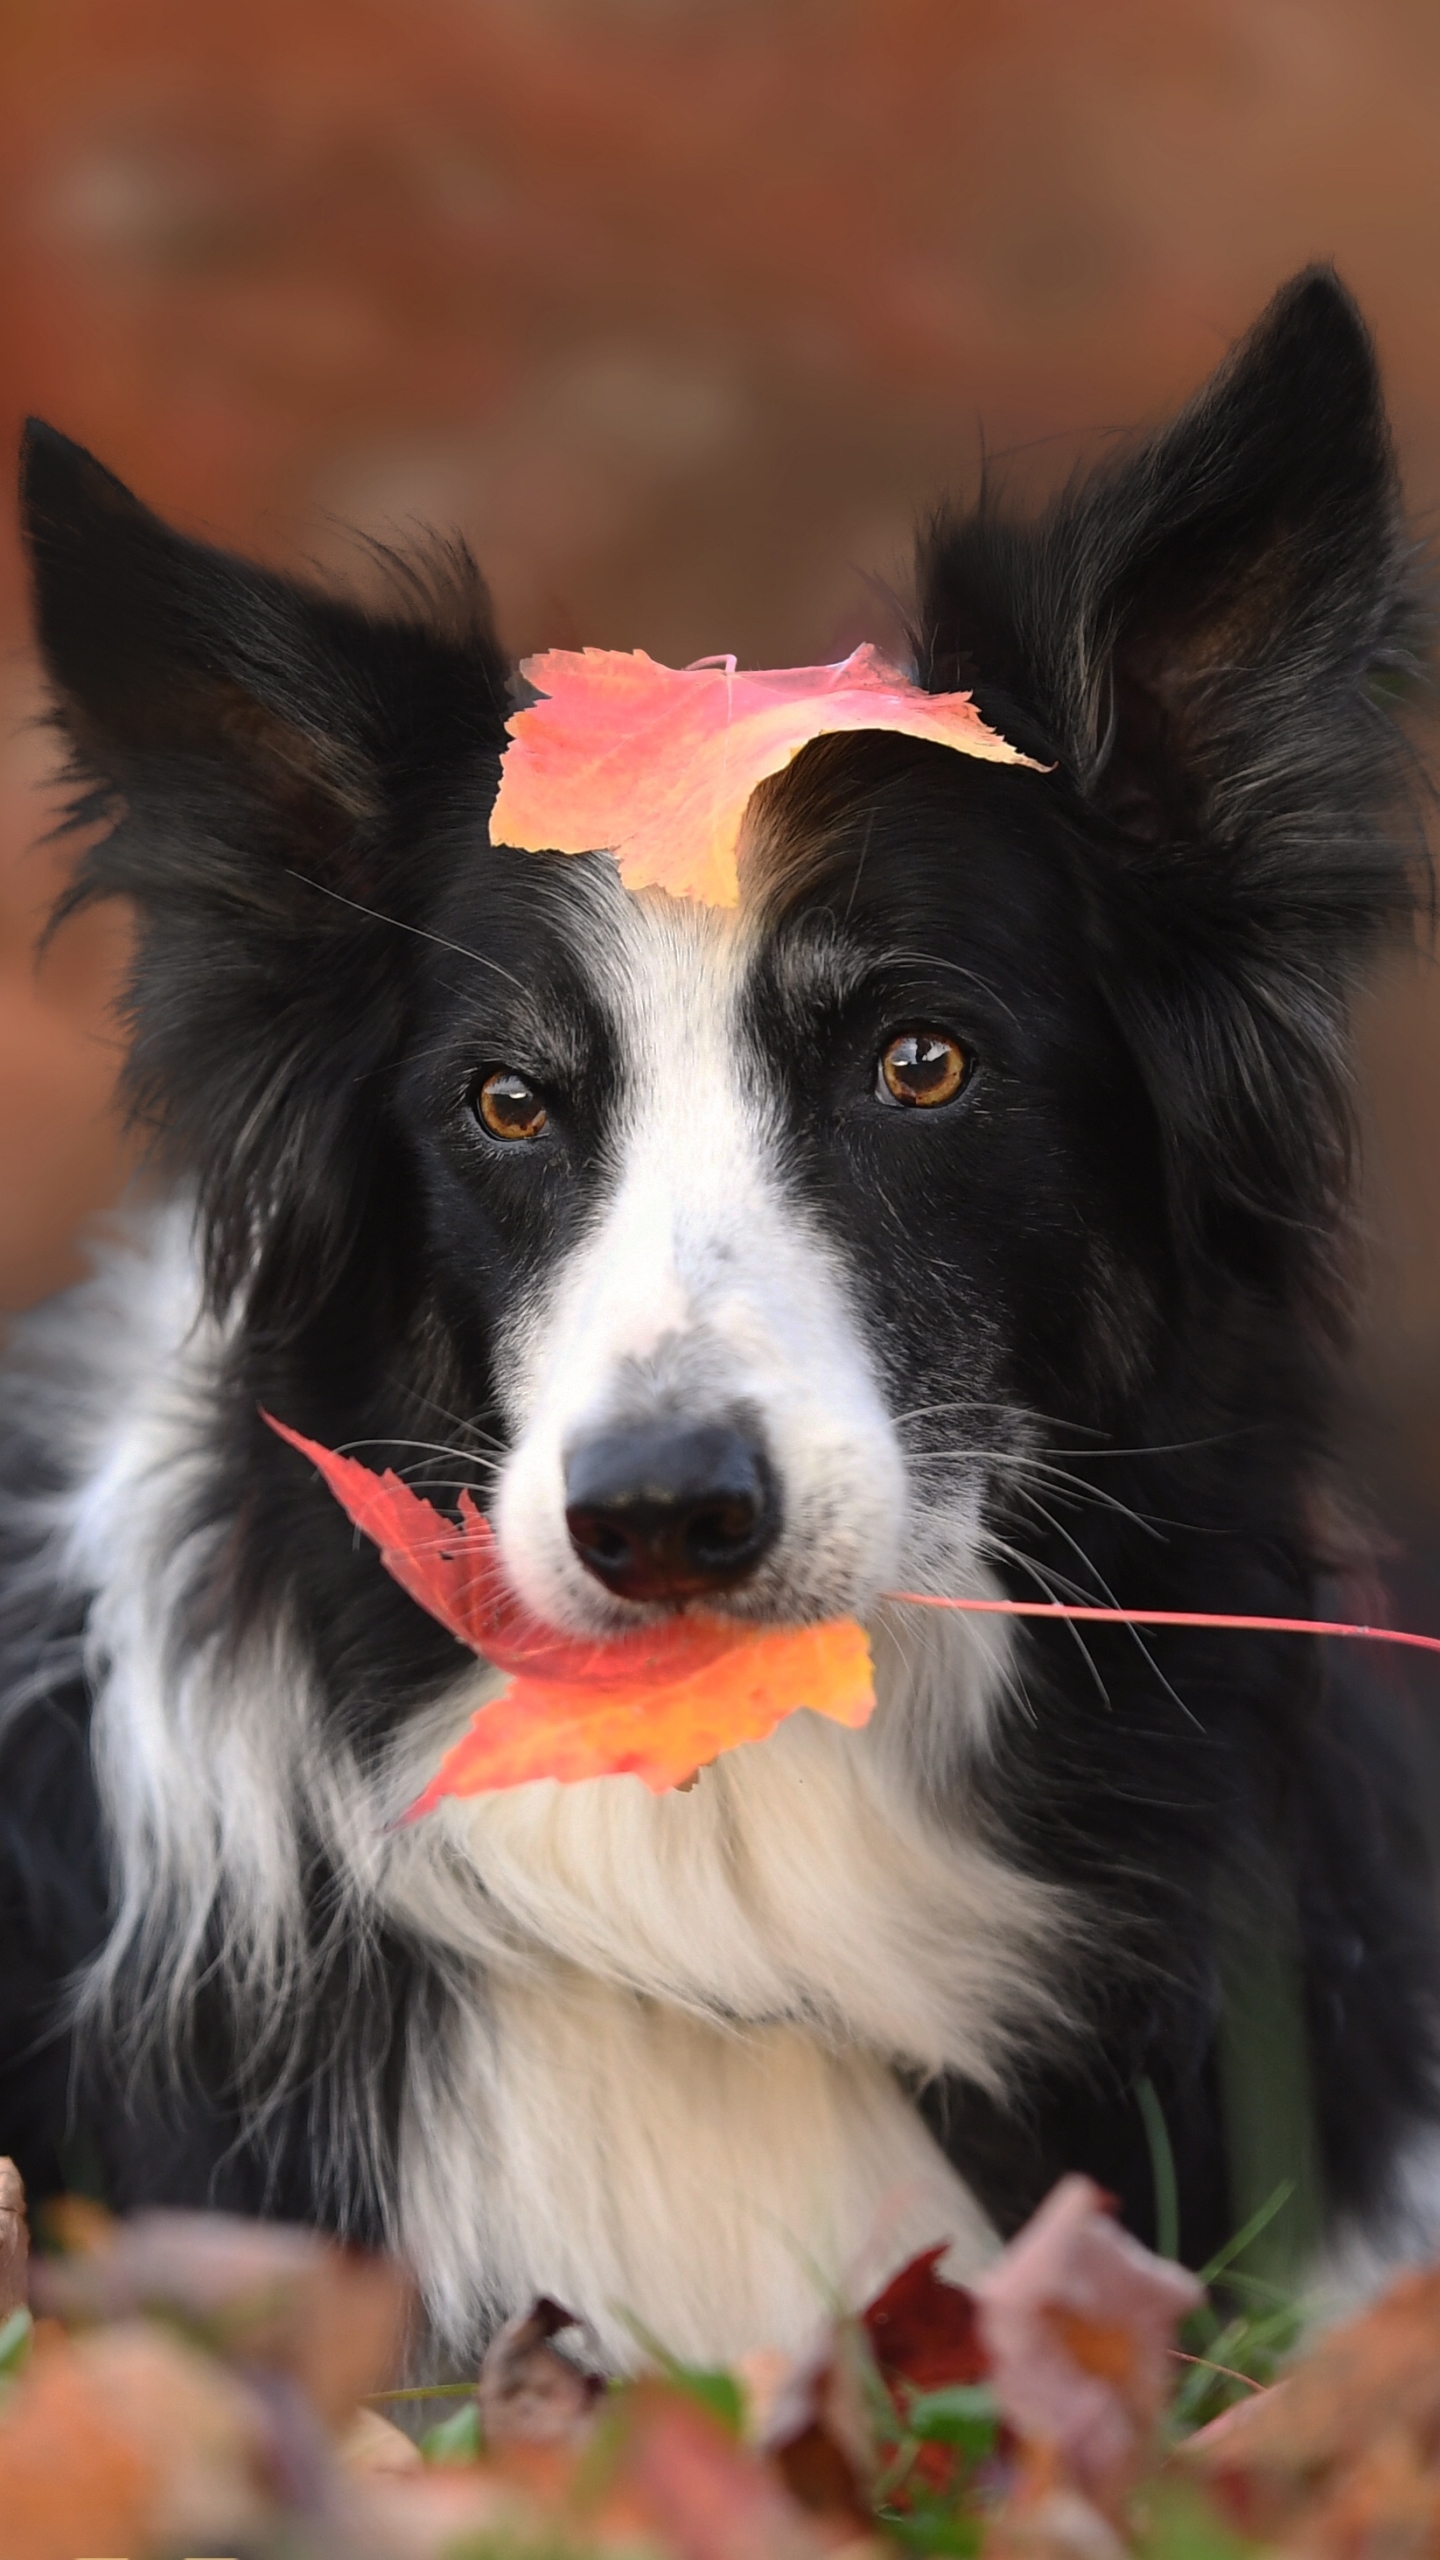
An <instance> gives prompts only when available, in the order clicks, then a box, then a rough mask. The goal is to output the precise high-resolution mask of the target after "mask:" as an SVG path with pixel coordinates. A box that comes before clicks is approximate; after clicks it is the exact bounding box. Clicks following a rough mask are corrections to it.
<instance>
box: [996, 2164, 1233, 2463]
mask: <svg viewBox="0 0 1440 2560" xmlns="http://www.w3.org/2000/svg"><path fill="white" fill-rule="evenodd" d="M974 2291H975V2296H976V2300H977V2303H978V2305H979V2327H980V2335H981V2339H982V2341H983V2344H984V2347H985V2352H986V2355H987V2357H988V2360H989V2368H990V2382H991V2385H992V2388H993V2390H994V2392H995V2397H996V2400H997V2401H998V2403H999V2406H1000V2410H1001V2413H1002V2415H1003V2416H1004V2418H1005V2419H1006V2420H1007V2421H1008V2423H1009V2425H1010V2426H1011V2427H1012V2428H1013V2429H1014V2431H1015V2433H1016V2434H1017V2435H1018V2436H1019V2437H1020V2438H1021V2439H1022V2440H1023V2441H1024V2442H1025V2443H1026V2444H1028V2445H1031V2446H1034V2447H1037V2448H1041V2449H1043V2450H1046V2451H1048V2452H1050V2453H1052V2454H1053V2455H1054V2456H1055V2458H1056V2460H1057V2462H1058V2465H1059V2472H1060V2477H1061V2478H1062V2479H1063V2481H1064V2482H1065V2484H1066V2485H1067V2486H1071V2487H1075V2488H1078V2489H1080V2490H1081V2491H1083V2493H1084V2494H1085V2496H1086V2497H1088V2498H1091V2499H1093V2500H1094V2501H1095V2503H1096V2504H1098V2505H1100V2506H1102V2507H1106V2508H1109V2509H1111V2510H1113V2509H1114V2507H1115V2506H1116V2504H1117V2503H1118V2501H1119V2500H1120V2499H1121V2498H1123V2496H1124V2494H1125V2492H1126V2490H1127V2489H1128V2488H1129V2487H1130V2486H1131V2484H1132V2483H1133V2481H1134V2480H1135V2479H1136V2477H1137V2476H1138V2474H1139V2471H1140V2469H1141V2467H1142V2465H1143V2463H1144V2461H1145V2459H1146V2457H1147V2455H1148V2454H1149V2452H1150V2450H1151V2444H1152V2440H1153V2436H1154V2432H1155V2427H1156V2424H1157V2421H1158V2419H1159V2415H1160V2411H1161V2409H1162V2407H1163V2406H1164V2402H1165V2398H1166V2394H1167V2391H1168V2388H1169V2383H1170V2379H1171V2366H1170V2362H1169V2348H1170V2345H1171V2341H1172V2338H1173V2335H1174V2330H1175V2326H1176V2323H1177V2322H1178V2321H1179V2320H1181V2319H1182V2318H1183V2317H1184V2315H1185V2313H1186V2312H1187V2311H1190V2310H1193V2308H1194V2306H1195V2305H1196V2303H1197V2302H1199V2301H1200V2299H1201V2292H1202V2289H1201V2287H1200V2285H1199V2284H1198V2283H1197V2282H1196V2280H1195V2278H1194V2277H1193V2276H1191V2275H1188V2274H1187V2273H1186V2271H1185V2269H1184V2268H1183V2267H1178V2266H1175V2265H1173V2264H1172V2263H1171V2262H1170V2261H1169V2260H1168V2259H1165V2258H1157V2257H1154V2256H1152V2254H1151V2252H1150V2251H1149V2250H1148V2249H1144V2248H1142V2247H1141V2245H1140V2243H1139V2241H1138V2240H1135V2239H1132V2238H1131V2236H1130V2234H1129V2233H1128V2232H1126V2231H1123V2230H1122V2229H1121V2227H1120V2225H1119V2223H1118V2222H1117V2221H1116V2220H1115V2218H1114V2215H1113V2213H1112V2211H1111V2209H1110V2206H1109V2202H1108V2199H1107V2198H1106V2197H1105V2196H1104V2195H1103V2194H1102V2192H1101V2190H1100V2188H1099V2187H1097V2186H1096V2185H1095V2184H1094V2182H1093V2180H1091V2179H1089V2178H1084V2177H1068V2178H1062V2179H1061V2180H1060V2183H1059V2185H1058V2186H1056V2187H1054V2188H1053V2189H1052V2190H1051V2193H1050V2194H1049V2195H1048V2196H1047V2198H1046V2200H1045V2202H1044V2203H1043V2204H1042V2205H1041V2207H1040V2209H1039V2211H1038V2213H1036V2214H1034V2215H1033V2216H1032V2218H1031V2220H1030V2221H1029V2222H1027V2224H1026V2225H1025V2228H1024V2230H1023V2231H1021V2232H1019V2233H1018V2234H1017V2236H1016V2238H1015V2239H1013V2240H1012V2241H1011V2242H1010V2245H1009V2247H1008V2248H1006V2249H1004V2250H1003V2251H1002V2252H1001V2255H1000V2256H999V2258H998V2259H997V2260H996V2261H995V2264H994V2265H993V2266H992V2267H990V2268H988V2269H987V2270H986V2272H985V2273H984V2274H983V2275H981V2276H979V2277H977V2278H976V2281H975V2287H974Z"/></svg>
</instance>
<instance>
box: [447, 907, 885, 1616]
mask: <svg viewBox="0 0 1440 2560" xmlns="http://www.w3.org/2000/svg"><path fill="white" fill-rule="evenodd" d="M601 877H602V879H603V877H604V875H603V874H602V875H601ZM607 909H608V911H607V913H606V915H605V918H604V923H605V942H604V963H603V973H600V974H599V976H598V983H599V986H600V989H601V992H602V994H603V995H604V996H606V997H608V999H609V1001H610V1004H611V1008H612V1012H613V1015H614V1018H615V1030H616V1034H617V1036H618V1040H619V1044H620V1048H621V1054H622V1060H623V1074H624V1100H623V1104H622V1109H621V1113H620V1125H619V1128H618V1131H617V1132H616V1135H615V1137H614V1139H613V1141H612V1158H613V1169H612V1175H611V1180H610V1183H609V1185H608V1187H607V1191H606V1196H605V1199H604V1202H603V1206H602V1208H601V1209H600V1212H599V1214H598V1215H597V1217H596V1218H595V1221H594V1224H593V1226H592V1228H591V1231H590V1233H589V1235H588V1236H587V1237H586V1239H585V1240H584V1242H583V1243H582V1245H581V1246H580V1248H579V1249H578V1250H577V1251H576V1252H574V1253H572V1254H571V1255H570V1256H569V1257H568V1259H567V1260H566V1262H565V1263H564V1264H563V1265H562V1266H561V1267H560V1268H559V1269H558V1270H557V1271H556V1272H555V1273H554V1275H553V1277H552V1279H551V1280H550V1282H549V1284H548V1286H547V1287H546V1288H545V1289H544V1290H543V1291H540V1292H537V1293H536V1294H535V1296H534V1297H533V1298H532V1300H531V1301H530V1303H529V1304H528V1305H526V1306H525V1307H524V1309H523V1310H522V1311H521V1312H520V1314H519V1315H518V1317H517V1319H516V1321H515V1322H514V1323H513V1324H512V1326H511V1328H510V1329H509V1332H508V1336H507V1337H506V1338H505V1339H504V1341H503V1342H502V1346H501V1355H500V1360H499V1379H500V1385H501V1391H502V1393H503V1394H504V1395H505V1396H506V1400H507V1403H508V1405H509V1416H510V1421H511V1424H512V1427H513V1429H514V1432H515V1435H516V1445H515V1448H514V1452H513V1454H512V1456H511V1457H510V1459H509V1461H508V1463H507V1464H506V1466H505V1467H504V1469H503V1470H502V1473H501V1476H500V1480H499V1485H498V1490H497V1495H496V1501H495V1506H494V1513H493V1517H494V1520H495V1525H496V1528H497V1530H498V1532H499V1536H500V1540H501V1545H502V1548H503V1551H504V1555H505V1561H506V1568H507V1571H508V1573H509V1575H510V1578H511V1579H512V1581H513V1582H514V1583H515V1585H516V1588H517V1589H518V1590H519V1591H520V1592H521V1593H522V1594H523V1596H524V1597H525V1599H526V1600H528V1601H529V1602H530V1604H531V1606H532V1607H533V1608H535V1609H536V1610H538V1611H539V1612H540V1614H541V1615H542V1616H545V1617H547V1618H549V1619H550V1620H551V1622H552V1623H553V1624H558V1625H568V1626H572V1627H575V1628H581V1629H583V1628H586V1627H595V1628H604V1627H606V1626H613V1624H614V1619H615V1610H614V1606H613V1604H612V1603H609V1602H608V1601H607V1599H606V1596H605V1594H604V1593H603V1592H602V1591H601V1590H600V1588H599V1587H598V1585H597V1584H596V1583H595V1582H594V1581H593V1580H592V1579H591V1578H590V1577H589V1575H587V1574H586V1572H585V1571H584V1569H583V1567H582V1566H581V1564H580V1563H579V1561H578V1559H577V1558H576V1556H575V1554H574V1551H573V1549H572V1548H571V1545H570V1542H569V1538H568V1536H567V1534H566V1529H565V1517H564V1496H563V1477H564V1462H565V1458H566V1456H567V1455H568V1453H569V1452H570V1450H571V1449H573V1448H574V1447H575V1445H576V1444H577V1443H578V1442H580V1441H582V1440H584V1439H585V1438H587V1437H588V1436H591V1435H593V1434H597V1433H599V1432H601V1431H604V1430H605V1429H607V1428H609V1427H613V1426H614V1425H615V1424H616V1423H617V1422H621V1423H623V1422H628V1421H631V1420H635V1419H644V1418H645V1417H646V1416H647V1414H649V1413H652V1412H655V1411H657V1410H661V1411H674V1412H679V1413H681V1414H684V1415H691V1416H693V1417H694V1418H695V1419H697V1420H700V1421H708V1420H711V1419H712V1418H715V1417H716V1416H726V1415H729V1414H731V1413H733V1412H735V1411H736V1410H739V1411H741V1412H749V1413H751V1414H753V1415H754V1416H755V1417H757V1419H758V1421H759V1423H760V1426H761V1428H762V1430H763V1432H764V1435H765V1439H766V1442H767V1444H768V1453H769V1456H770V1458H771V1461H772V1464H773V1466H774V1469H775V1473H776V1475H777V1477H778V1480H779V1484H780V1489H781V1499H782V1505H783V1514H784V1517H783V1525H782V1532H781V1536H780V1539H779V1542H778V1544H777V1546H776V1547H775V1548H774V1549H773V1550H772V1552H771V1554H770V1555H769V1556H768V1557H767V1558H766V1559H765V1561H764V1563H763V1565H762V1567H761V1569H760V1571H759V1572H758V1573H757V1574H756V1576H755V1577H754V1579H753V1581H752V1582H750V1583H749V1584H748V1585H747V1586H746V1587H745V1592H744V1596H743V1599H738V1600H737V1605H738V1606H740V1607H742V1608H744V1609H745V1610H746V1612H747V1613H749V1614H753V1615H756V1616H760V1617H773V1616H777V1615H787V1616H791V1617H795V1618H806V1617H816V1618H823V1617H828V1616H837V1615H841V1614H843V1613H844V1612H846V1611H848V1610H854V1609H856V1608H857V1607H858V1608H859V1609H860V1610H861V1612H862V1613H864V1612H865V1611H867V1610H868V1607H869V1604H870V1602H871V1600H872V1599H873V1597H874V1594H875V1592H876V1591H877V1590H879V1589H882V1588H883V1587H884V1585H885V1582H886V1580H887V1579H888V1577H889V1576H890V1575H891V1574H892V1573H893V1571H894V1569H895V1567H896V1565H897V1562H898V1559H899V1556H900V1553H901V1549H902V1544H903V1536H904V1520H905V1471H904V1468H903V1465H902V1463H901V1454H900V1449H899V1444H898V1442H897V1439H896V1435H895V1431H894V1427H893V1425H892V1423H891V1420H890V1416H889V1414H888V1412H887V1410H886V1406H885V1402H884V1398H883V1395H882V1393H881V1389H880V1382H879V1380H878V1379H877V1377H876V1375H875V1369H874V1364H873V1361H872V1360H871V1359H870V1357H869V1356H868V1353H867V1352H866V1349H865V1347H864V1345H863V1343H862V1340H861V1337H860V1332H859V1327H858V1325H857V1322H856V1318H855V1313H854V1310H853V1308H852V1307H851V1305H850V1304H849V1302H848V1296H847V1290H846V1286H845V1281H844V1276H843V1273H842V1271H841V1268H840V1265H839V1258H838V1256H837V1255H836V1253H835V1250H834V1248H833V1246H832V1245H831V1243H830V1242H829V1240H828V1238H827V1237H826V1236H825V1235H824V1234H823V1233H822V1232H821V1230H820V1228H819V1226H818V1224H817V1222H816V1221H815V1220H814V1219H813V1218H811V1217H808V1216H807V1215H806V1214H805V1213H804V1211H803V1210H802V1208H801V1207H800V1205H799V1203H798V1202H797V1201H796V1200H795V1199H794V1197H793V1196H790V1195H789V1194H788V1193H787V1191H786V1189H785V1188H784V1186H783V1184H782V1181H781V1179H780V1177H779V1175H778V1173H777V1170H776V1167H777V1160H778V1158H779V1154H780V1149H779V1144H778V1140H779V1135H780V1133H779V1129H778V1125H777V1121H778V1110H777V1104H776V1102H775V1100H774V1099H773V1098H772V1096H771V1095H770V1093H769V1092H768V1091H767V1089H766V1084H765V1081H764V1077H763V1072H762V1068H761V1062H760V1061H759V1059H758V1058H755V1057H753V1056H751V1055H750V1053H749V1051H748V1049H747V1044H746V1041H745V1038H744V1035H743V1028H742V1024H741V1020H740V1005H741V998H742V995H743V990H744V983H745V973H746V964H747V960H748V957H749V943H748V936H747V932H746V927H745V922H744V918H743V914H741V913H738V912H737V913H732V914H725V913H722V912H717V911H716V910H713V909H709V908H703V907H692V906H688V905H683V904H681V903H680V902H678V901H672V900H669V899H663V898H650V899H637V898H630V897H626V896H625V895H624V894H623V893H622V892H619V891H618V890H616V891H614V892H613V893H612V895H611V897H610V899H609V900H608V902H607ZM597 940H598V935H597Z"/></svg>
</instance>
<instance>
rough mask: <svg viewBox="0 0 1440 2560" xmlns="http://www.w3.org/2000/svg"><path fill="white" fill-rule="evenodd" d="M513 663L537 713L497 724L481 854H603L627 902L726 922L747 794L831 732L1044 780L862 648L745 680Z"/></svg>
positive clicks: (573, 655) (616, 666)
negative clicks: (883, 738) (894, 741)
mask: <svg viewBox="0 0 1440 2560" xmlns="http://www.w3.org/2000/svg"><path fill="white" fill-rule="evenodd" d="M522 663H523V672H524V673H525V675H526V676H527V677H528V678H529V681H530V682H531V684H533V685H535V686H536V687H537V688H538V689H539V691H540V693H541V695H542V697H543V699H542V700H540V701H539V702H536V703H533V704H531V705H530V707H529V708H528V709H527V710H524V711H518V712H516V714H515V715H514V717H513V718H512V719H511V720H509V721H508V722H507V723H506V726H507V728H508V730H509V733H510V738H511V744H510V746H509V747H508V748H507V749H506V751H505V755H504V758H503V760H502V763H501V767H500V792H499V797H498V798H497V800H496V802H495V807H494V810H493V812H492V815H491V820H490V834H491V838H492V841H493V842H494V843H496V844H510V845H516V846H518V847H519V848H520V849H521V850H522V851H523V852H529V853H546V852H551V853H593V852H598V851H602V850H603V851H607V852H611V853H614V854H615V855H616V857H617V859H618V861H619V864H620V876H621V878H622V880H623V881H624V882H625V885H626V887H627V888H628V889H644V888H649V887H652V886H654V887H659V888H662V889H669V890H670V891H671V892H672V893H673V894H674V895H675V896H677V897H687V898H699V899H704V900H706V901H708V902H709V903H710V904H711V905H713V906H733V905H734V904H735V901H736V899H737V897H738V895H739V881H738V876H737V872H736V855H737V850H738V847H739V842H740V834H741V828H742V824H743V821H744V816H745V810H746V806H747V803H748V802H749V799H750V795H751V793H752V792H753V791H754V790H755V788H756V785H757V784H758V783H761V782H764V781H765V780H766V779H767V777H768V776H769V775H771V774H773V773H779V772H780V771H781V770H782V769H783V767H784V766H786V765H787V764H789V762H790V760H791V758H792V757H793V756H795V755H798V753H799V751H800V749H801V748H802V747H803V746H805V745H807V744H808V742H809V740H810V739H811V738H819V737H824V736H827V735H829V734H830V733H832V732H834V731H836V730H842V729H894V730H900V731H902V732H903V733H904V735H905V736H906V737H910V738H926V739H930V740H931V741H933V742H934V743H935V744H937V745H940V746H944V747H954V748H956V749H958V750H959V752H960V753H961V754H962V755H970V756H980V757H983V758H985V759H986V760H987V761H989V762H990V763H992V764H1019V765H1028V766H1030V767H1031V769H1032V770H1033V771H1037V772H1038V771H1040V770H1042V768H1041V767H1039V766H1036V765H1035V764H1034V760H1033V758H1031V757H1030V756H1023V755H1021V753H1020V751H1019V749H1018V748H1017V747H1012V746H1010V745H1009V744H1008V743H1007V742H1006V740H1005V739H1004V738H1002V737H999V736H997V734H996V732H995V731H994V730H993V729H991V728H989V727H988V726H987V725H986V723H985V721H983V720H982V719H981V717H980V714H979V712H978V711H977V710H976V708H975V705H974V703H973V702H972V701H971V699H970V696H969V694H968V693H925V692H924V691H922V689H921V687H920V686H919V685H914V684H911V683H910V682H909V681H908V679H907V678H906V677H905V676H903V675H902V674H901V673H900V672H899V670H898V669H897V668H895V667H891V666H887V665H886V663H885V661H884V659H883V658H882V657H881V656H880V655H879V653H878V651H876V650H875V649H873V648H872V647H871V646H870V644H869V643H868V641H867V642H866V643H865V644H864V645H863V646H862V647H860V648H858V649H856V650H855V651H854V652H853V653H852V654H851V656H850V657H848V658H845V659H842V660H841V661H840V663H839V664H838V665H837V666H833V667H779V668H772V669H769V670H767V671H763V672H759V673H745V674H742V673H740V672H739V671H738V670H737V668H736V665H735V661H734V659H733V658H726V659H720V660H710V659H707V660H704V661H702V662H701V663H700V664H698V665H696V666H693V667H662V666H660V665H658V664H657V663H656V661H655V659H653V658H649V657H647V656H646V654H645V652H644V650H643V649H636V650H633V651H628V652H627V651H625V650H619V649H547V650H546V651H545V652H544V653H543V655H542V656H540V657H537V658H526V659H525V660H524V661H523V662H522Z"/></svg>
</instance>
